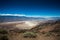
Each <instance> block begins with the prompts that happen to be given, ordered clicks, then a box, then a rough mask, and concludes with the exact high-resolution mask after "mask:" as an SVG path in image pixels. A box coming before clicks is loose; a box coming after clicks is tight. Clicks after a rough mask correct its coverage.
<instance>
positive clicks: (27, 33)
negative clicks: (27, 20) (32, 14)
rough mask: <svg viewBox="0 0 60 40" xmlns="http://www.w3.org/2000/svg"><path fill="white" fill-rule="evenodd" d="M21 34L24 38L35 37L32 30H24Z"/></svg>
mask: <svg viewBox="0 0 60 40" xmlns="http://www.w3.org/2000/svg"><path fill="white" fill-rule="evenodd" d="M23 36H24V37H25V38H27V37H28V38H36V36H37V35H36V33H34V32H25V33H24V34H23Z"/></svg>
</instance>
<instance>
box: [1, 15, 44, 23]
mask: <svg viewBox="0 0 60 40" xmlns="http://www.w3.org/2000/svg"><path fill="white" fill-rule="evenodd" d="M43 19H45V18H42V17H37V18H36V17H25V16H0V22H10V21H25V20H43Z"/></svg>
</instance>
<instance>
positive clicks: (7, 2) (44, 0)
mask: <svg viewBox="0 0 60 40" xmlns="http://www.w3.org/2000/svg"><path fill="white" fill-rule="evenodd" d="M1 14H13V15H14V14H20V15H26V16H60V1H59V0H0V15H1Z"/></svg>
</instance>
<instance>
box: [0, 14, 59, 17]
mask: <svg viewBox="0 0 60 40" xmlns="http://www.w3.org/2000/svg"><path fill="white" fill-rule="evenodd" d="M0 16H26V17H60V16H40V15H25V14H0Z"/></svg>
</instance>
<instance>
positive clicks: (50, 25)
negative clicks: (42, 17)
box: [0, 20, 60, 40]
mask: <svg viewBox="0 0 60 40" xmlns="http://www.w3.org/2000/svg"><path fill="white" fill-rule="evenodd" d="M3 29H4V30H6V31H7V34H6V35H7V38H8V39H1V37H0V39H1V40H60V20H58V21H51V20H50V21H16V22H4V23H0V30H3ZM0 35H3V36H4V35H5V34H1V32H0ZM29 35H30V36H29Z"/></svg>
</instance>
